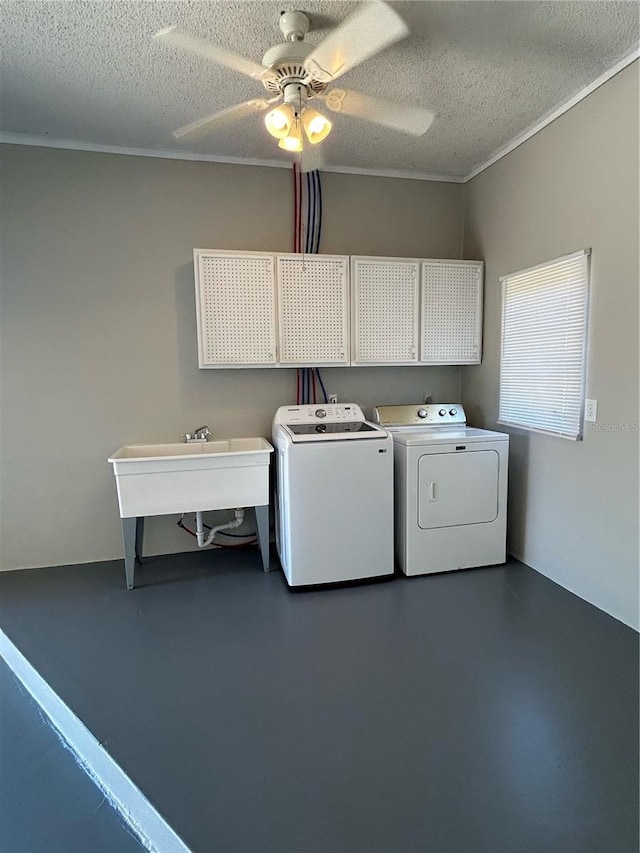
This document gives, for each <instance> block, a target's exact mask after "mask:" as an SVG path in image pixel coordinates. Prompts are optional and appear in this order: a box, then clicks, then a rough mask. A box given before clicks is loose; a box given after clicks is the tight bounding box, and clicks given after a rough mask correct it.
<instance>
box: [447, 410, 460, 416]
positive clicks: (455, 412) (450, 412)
mask: <svg viewBox="0 0 640 853" xmlns="http://www.w3.org/2000/svg"><path fill="white" fill-rule="evenodd" d="M449 414H450V415H457V414H458V410H457V409H449Z"/></svg>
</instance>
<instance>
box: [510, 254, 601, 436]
mask: <svg viewBox="0 0 640 853" xmlns="http://www.w3.org/2000/svg"><path fill="white" fill-rule="evenodd" d="M589 258H590V251H589V250H584V251H580V252H575V253H574V254H572V255H566V256H565V257H563V258H557V259H556V260H555V261H548V262H547V263H544V264H539V265H538V266H535V267H531V268H530V269H526V270H522V271H520V272H516V273H512V274H511V275H506V276H504V277H503V278H502V279H501V281H502V351H501V360H500V413H499V416H498V422H499V423H501V424H505V425H507V426H514V427H521V428H524V429H529V430H534V431H535V432H543V433H548V434H550V435H559V436H562V437H563V438H572V439H574V440H575V439H580V438H582V418H583V410H584V392H585V363H586V339H587V315H588V305H589Z"/></svg>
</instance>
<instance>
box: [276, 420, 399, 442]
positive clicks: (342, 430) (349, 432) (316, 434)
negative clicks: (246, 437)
mask: <svg viewBox="0 0 640 853" xmlns="http://www.w3.org/2000/svg"><path fill="white" fill-rule="evenodd" d="M282 426H283V429H284V430H285V431H286V432H287V433H288V434H289V437H290V438H291V441H293V442H294V443H297V442H303V441H307V442H308V441H354V440H355V441H359V440H361V439H366V438H381V437H383V436H385V435H386V431H385V430H384V429H381V428H380V427H379V426H376V424H371V423H369V422H368V421H354V422H351V423H326V421H324V422H322V423H315V424H283V425H282Z"/></svg>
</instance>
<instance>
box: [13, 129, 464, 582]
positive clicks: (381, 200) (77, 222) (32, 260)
mask: <svg viewBox="0 0 640 853" xmlns="http://www.w3.org/2000/svg"><path fill="white" fill-rule="evenodd" d="M0 158H1V159H0V169H1V173H0V174H1V180H2V186H1V190H2V203H1V206H0V216H1V220H0V234H1V240H2V242H1V245H0V251H1V255H0V264H1V265H0V283H1V287H2V289H1V293H0V300H1V301H0V309H1V312H0V317H1V327H0V328H1V334H2V338H1V347H2V349H1V357H2V358H1V370H2V374H1V377H0V378H1V390H2V409H1V417H2V420H1V432H0V441H1V445H0V460H1V465H2V470H1V474H0V488H1V489H2V492H1V505H0V510H1V521H2V527H1V529H0V543H1V564H0V565H1V566H2V567H3V568H15V567H29V566H47V565H58V564H64V563H77V562H84V561H97V560H105V559H111V558H118V557H120V556H121V555H122V546H121V541H120V529H119V517H118V511H117V499H116V492H115V482H114V479H113V475H112V472H111V466H109V465H108V464H107V462H106V459H107V457H108V455H109V454H110V453H111V452H112V451H114V450H115V449H116V448H117V447H118V446H120V445H121V444H124V443H126V442H144V441H164V440H166V441H172V440H175V438H176V437H177V436H178V434H179V433H181V432H184V431H185V430H187V429H190V428H193V427H195V426H197V425H199V424H201V423H209V424H210V425H211V426H212V427H213V429H214V430H215V434H216V436H218V437H223V436H229V435H269V434H270V431H271V418H272V416H273V413H274V411H275V409H276V408H277V407H278V406H280V405H283V404H287V403H291V402H293V401H294V399H295V384H294V383H295V371H294V370H208V371H202V370H199V369H198V367H197V354H196V328H195V301H194V293H193V290H194V287H193V263H192V249H193V247H194V246H198V247H203V248H228V249H254V250H260V249H263V250H273V251H290V250H291V245H292V239H291V232H292V190H291V185H292V181H291V173H290V171H289V170H288V169H287V170H285V169H268V168H253V167H246V166H224V165H217V164H205V163H192V162H181V161H175V160H161V159H147V158H140V157H126V156H118V155H105V154H90V153H81V152H73V151H59V150H53V149H44V148H23V147H12V146H6V145H5V146H0ZM323 185H324V210H325V220H324V230H323V241H322V246H321V250H322V251H324V252H328V253H344V254H355V253H368V254H378V255H385V254H387V255H408V256H431V257H453V258H459V257H461V253H462V218H463V217H462V203H463V194H464V188H463V187H462V186H461V185H456V184H443V183H425V182H422V181H408V180H396V179H386V178H368V177H359V176H348V175H335V174H327V175H325V176H323ZM323 376H324V378H325V381H326V385H327V387H328V390H330V391H333V392H336V393H338V394H339V396H340V399H342V400H353V401H356V402H359V403H361V404H363V405H365V406H367V405H374V404H376V403H392V402H401V401H404V402H406V401H412V400H415V399H421V398H422V397H423V396H424V395H425V394H427V393H431V394H433V396H434V397H440V398H447V399H455V398H457V397H459V394H460V369H459V368H453V367H451V368H404V369H402V368H376V369H373V368H357V369H356V368H341V369H338V368H334V369H331V370H329V369H327V370H323ZM174 521H175V519H166V518H160V519H155V520H151V521H150V523H149V524H148V536H147V549H148V551H149V552H150V553H166V552H171V551H178V550H188V549H189V548H191V547H193V546H192V544H191V542H192V540H191V539H190V537H188V536H186V535H185V534H184V533H181V532H180V531H179V530H177V528H176V527H175V524H174Z"/></svg>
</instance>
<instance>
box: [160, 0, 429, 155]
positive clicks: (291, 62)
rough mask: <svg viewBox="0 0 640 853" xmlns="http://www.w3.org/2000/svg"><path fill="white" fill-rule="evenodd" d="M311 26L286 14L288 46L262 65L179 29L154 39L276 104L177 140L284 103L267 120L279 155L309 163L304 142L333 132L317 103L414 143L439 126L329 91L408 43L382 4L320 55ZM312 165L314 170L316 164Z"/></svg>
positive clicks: (233, 114)
mask: <svg viewBox="0 0 640 853" xmlns="http://www.w3.org/2000/svg"><path fill="white" fill-rule="evenodd" d="M309 24H310V22H309V18H308V17H307V15H305V13H304V12H300V11H290V12H283V13H282V14H281V15H280V21H279V27H280V31H281V32H282V34H283V35H284V38H285V41H284V42H283V43H281V44H277V45H276V46H275V47H272V48H270V49H269V50H268V51H267V52H266V53H265V55H264V57H263V59H262V64H261V65H259V64H258V63H257V62H254V61H253V60H251V59H246V58H245V57H243V56H240V55H239V54H236V53H233V52H232V51H229V50H227V49H226V48H224V47H220V46H218V45H215V44H211V43H209V42H206V41H204V40H202V39H199V38H197V37H195V36H192V35H189V34H188V33H185V32H182V31H181V30H179V29H178V28H177V27H169V28H168V29H165V30H161V31H160V32H159V33H156V35H155V38H156V39H158V40H160V41H162V42H165V43H167V44H168V45H171V46H172V47H175V48H178V49H180V50H184V51H187V52H188V53H192V54H196V55H198V56H201V57H203V58H205V59H209V60H211V61H212V62H215V63H217V64H218V65H224V66H225V67H227V68H231V69H232V70H234V71H238V72H240V73H241V74H245V75H247V76H249V77H252V78H253V79H254V80H259V81H261V82H262V84H263V85H264V87H265V89H266V90H267V92H268V93H270V94H271V95H272V96H273V97H270V98H253V99H251V100H249V101H244V102H243V103H241V104H236V105H235V106H233V107H228V108H227V109H224V110H220V111H219V112H216V113H213V114H212V115H208V116H205V117H204V118H200V119H197V120H196V121H193V122H191V123H190V124H187V125H185V126H184V127H181V128H179V129H178V130H175V131H174V132H173V135H174V136H175V137H176V138H177V139H182V138H185V137H191V138H193V137H195V136H200V135H203V134H205V133H207V132H209V131H212V130H215V128H216V127H217V126H220V125H222V124H223V123H225V122H228V121H231V120H235V119H241V118H244V117H245V116H247V115H250V114H252V113H255V112H263V111H265V110H269V108H270V107H272V105H274V104H276V103H277V102H279V101H281V104H280V105H279V106H277V107H273V108H272V109H270V110H269V112H268V113H267V115H266V116H265V125H266V127H267V130H268V131H269V133H270V134H271V135H272V136H274V137H275V138H276V139H278V140H279V142H278V144H279V146H280V148H284V149H285V150H287V151H294V152H302V151H303V149H304V151H305V155H306V154H308V152H309V150H311V149H309V147H308V146H307V145H306V144H305V143H306V142H308V143H310V145H311V146H312V147H315V146H316V145H317V143H319V142H321V141H322V140H323V139H325V138H326V136H327V135H328V134H329V132H330V131H331V122H330V121H329V120H328V119H327V118H326V117H325V116H324V115H322V114H321V113H319V112H318V111H317V110H316V109H314V108H313V107H312V106H310V104H309V102H310V101H312V100H315V99H318V100H320V101H322V102H323V103H324V104H325V105H326V107H327V108H328V109H329V110H331V111H332V112H336V113H343V114H344V115H348V116H355V117H357V118H361V119H365V120H366V121H370V122H374V123H375V124H380V125H384V126H385V127H390V128H392V129H393V130H398V131H400V132H402V133H408V134H412V135H414V136H420V135H422V134H423V133H426V131H427V130H428V129H429V127H430V125H431V122H432V121H433V118H434V115H433V113H432V112H430V111H429V110H427V109H424V108H422V107H416V106H411V105H409V104H401V103H399V102H393V101H386V100H382V99H381V98H374V97H371V96H369V95H364V94H362V93H361V92H354V91H351V90H349V89H339V88H328V87H329V86H330V85H331V84H332V83H334V82H335V81H336V80H337V79H338V78H339V77H341V76H342V75H343V74H345V73H346V72H347V71H350V70H351V69H352V68H355V67H356V66H357V65H359V64H360V63H362V62H364V61H365V60H366V59H369V58H370V57H371V56H374V55H375V54H376V53H379V52H380V51H382V50H384V49H385V48H387V47H389V46H390V45H391V44H393V43H394V42H396V41H399V40H400V39H403V38H405V36H407V35H408V33H409V30H408V28H407V26H406V24H405V23H404V21H403V20H402V18H400V16H399V15H398V14H397V13H396V12H394V11H393V9H391V8H390V7H389V6H388V5H386V3H383V2H381V0H374V2H368V3H366V4H364V5H363V6H361V7H360V8H359V9H357V10H356V11H355V12H354V13H353V14H352V15H351V16H350V17H348V18H347V19H346V20H344V21H343V22H342V23H341V24H339V25H338V26H337V27H336V29H334V30H333V31H332V32H331V33H329V35H328V36H327V37H326V38H325V39H324V40H323V41H322V42H321V43H320V44H319V45H317V46H315V47H314V46H313V45H311V44H309V43H308V42H305V41H304V38H305V36H306V34H307V32H308V31H309ZM317 150H318V149H315V151H316V152H317ZM311 159H312V160H313V159H315V162H316V163H317V162H318V159H319V158H317V157H316V158H311ZM309 167H310V168H317V166H316V165H315V164H314V163H313V162H311V161H310V160H309V159H307V166H306V168H309ZM303 168H305V161H304V160H303Z"/></svg>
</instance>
